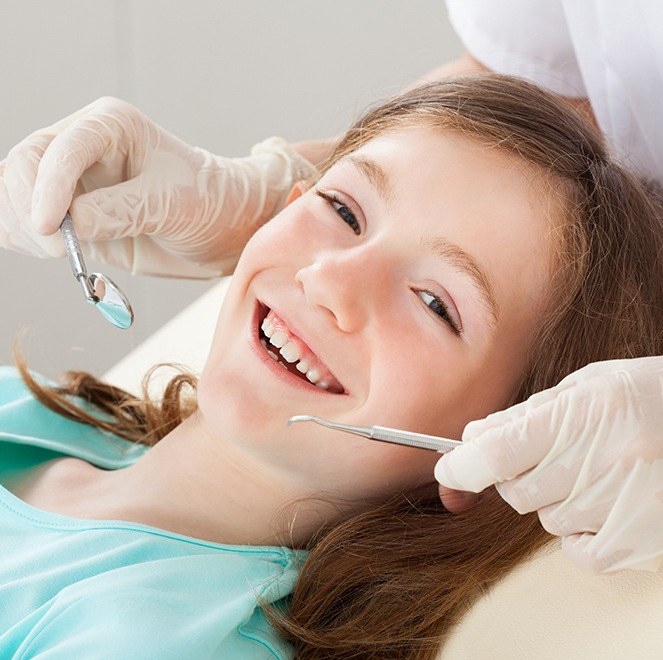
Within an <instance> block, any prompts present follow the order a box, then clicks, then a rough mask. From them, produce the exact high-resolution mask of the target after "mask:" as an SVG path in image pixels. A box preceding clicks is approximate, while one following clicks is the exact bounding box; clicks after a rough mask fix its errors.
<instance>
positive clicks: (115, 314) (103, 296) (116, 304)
mask: <svg viewBox="0 0 663 660" xmlns="http://www.w3.org/2000/svg"><path fill="white" fill-rule="evenodd" d="M60 232H61V233H62V238H63V239H64V246H65V249H66V250H67V254H68V255H69V263H70V264H71V270H72V271H73V272H74V277H75V278H76V279H77V280H78V281H79V282H80V283H81V286H82V287H83V292H84V293H85V299H86V300H87V302H89V303H90V304H92V305H94V306H95V307H96V308H97V309H98V310H99V311H100V312H101V314H102V315H103V317H104V318H105V319H106V320H107V321H110V322H111V323H112V324H113V325H115V326H117V327H118V328H122V329H123V330H126V329H127V328H128V327H130V326H131V324H132V323H133V322H134V312H133V309H131V305H130V304H129V301H128V300H127V297H126V296H125V295H124V294H123V293H122V291H121V290H120V289H119V287H118V286H117V285H116V284H114V282H113V281H112V280H111V279H110V277H106V276H105V275H102V274H101V273H92V274H91V275H89V276H88V274H87V268H86V267H85V261H83V253H82V252H81V246H80V244H79V243H78V237H77V236H76V232H75V231H74V223H73V221H72V219H71V216H70V215H69V213H67V214H66V215H65V216H64V220H63V221H62V224H61V225H60Z"/></svg>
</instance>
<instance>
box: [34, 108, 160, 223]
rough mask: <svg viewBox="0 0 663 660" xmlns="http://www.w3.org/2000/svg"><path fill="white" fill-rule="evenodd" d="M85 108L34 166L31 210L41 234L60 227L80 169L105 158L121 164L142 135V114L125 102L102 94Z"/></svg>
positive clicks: (84, 168) (143, 123) (142, 140)
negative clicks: (35, 166) (103, 96)
mask: <svg viewBox="0 0 663 660" xmlns="http://www.w3.org/2000/svg"><path fill="white" fill-rule="evenodd" d="M86 110H87V111H86V112H82V113H81V114H80V115H79V116H78V117H77V119H76V120H75V121H73V122H71V123H69V124H68V125H66V127H65V128H64V129H63V130H62V132H61V133H59V134H58V135H57V136H56V137H55V138H54V139H53V141H52V142H51V144H50V145H49V147H48V149H47V150H46V152H45V153H44V156H43V158H42V160H41V163H40V165H39V170H38V172H37V178H36V180H35V189H34V195H33V200H32V209H33V223H34V225H35V227H36V228H37V230H38V231H39V232H41V233H45V234H47V233H49V232H52V231H54V230H55V228H57V226H59V223H60V222H61V220H62V217H63V216H64V213H65V212H66V211H67V209H68V208H69V206H70V204H71V200H72V197H73V195H74V191H75V188H76V183H77V182H78V180H79V179H80V178H81V176H82V175H83V172H85V171H86V170H87V169H88V168H90V167H91V166H92V165H93V164H94V163H96V162H97V161H99V160H101V159H102V158H103V157H104V156H106V157H108V158H111V159H112V160H119V161H121V162H122V163H124V162H125V161H126V160H127V159H128V155H129V152H131V151H133V150H135V149H136V147H137V144H138V143H141V142H144V141H145V139H146V136H147V131H146V125H145V120H144V117H143V116H142V114H141V113H140V112H139V111H138V110H137V109H136V108H134V107H133V106H132V105H130V104H129V103H125V102H124V101H120V100H118V99H113V98H102V99H99V100H98V101H95V102H94V103H92V104H90V105H89V106H87V109H86ZM118 145H122V150H123V151H122V150H121V149H120V148H119V146H118ZM143 146H144V145H143ZM129 176H131V174H130V175H129Z"/></svg>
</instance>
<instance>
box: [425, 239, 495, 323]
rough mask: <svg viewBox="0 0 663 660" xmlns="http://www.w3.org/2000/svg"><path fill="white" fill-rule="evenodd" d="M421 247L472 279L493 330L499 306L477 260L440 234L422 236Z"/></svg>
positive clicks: (486, 276)
mask: <svg viewBox="0 0 663 660" xmlns="http://www.w3.org/2000/svg"><path fill="white" fill-rule="evenodd" d="M421 247H422V248H423V249H424V250H426V251H427V252H431V253H433V254H434V255H435V256H437V257H439V258H440V259H443V260H444V261H446V262H449V263H451V267H452V268H453V269H454V270H456V271H458V272H459V273H461V274H462V275H465V276H466V277H469V278H470V279H471V280H472V284H473V286H474V288H475V289H476V290H477V293H478V294H479V297H480V298H481V302H482V303H483V306H484V308H485V310H486V311H487V312H488V315H489V316H490V321H491V322H490V326H491V329H492V330H493V331H495V329H496V328H497V323H498V320H499V314H500V308H499V306H498V304H497V300H496V298H495V293H494V290H493V286H492V284H491V282H490V278H489V277H488V275H487V274H486V271H485V270H484V269H483V268H482V267H481V266H480V265H479V263H478V262H477V260H476V259H475V258H474V257H473V256H472V255H471V254H470V253H469V252H465V250H463V248H461V247H460V246H458V245H456V244H455V243H451V242H450V241H448V240H447V239H446V238H444V237H442V236H427V237H425V238H422V240H421Z"/></svg>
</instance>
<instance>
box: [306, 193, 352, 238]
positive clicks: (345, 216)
mask: <svg viewBox="0 0 663 660" xmlns="http://www.w3.org/2000/svg"><path fill="white" fill-rule="evenodd" d="M315 192H316V194H317V195H318V196H319V197H322V199H324V200H325V201H326V202H327V203H329V204H330V205H331V206H332V207H333V208H334V210H335V211H336V213H337V214H338V215H339V216H340V217H341V219H342V220H343V222H345V223H346V224H347V225H349V227H350V229H352V231H353V232H354V233H355V234H357V236H359V234H361V226H360V225H359V221H358V220H357V217H356V216H355V214H354V213H353V212H352V211H351V210H350V209H349V208H348V206H347V205H346V204H344V203H343V201H342V200H340V199H339V198H338V197H337V196H336V195H335V194H334V193H325V192H322V190H316V191H315Z"/></svg>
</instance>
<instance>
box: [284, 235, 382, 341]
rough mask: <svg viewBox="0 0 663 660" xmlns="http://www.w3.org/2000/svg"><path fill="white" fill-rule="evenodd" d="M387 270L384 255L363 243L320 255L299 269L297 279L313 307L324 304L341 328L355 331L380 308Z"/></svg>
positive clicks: (346, 330) (345, 330)
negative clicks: (359, 245) (355, 246)
mask: <svg viewBox="0 0 663 660" xmlns="http://www.w3.org/2000/svg"><path fill="white" fill-rule="evenodd" d="M387 271H388V268H387V264H386V259H385V258H384V256H383V255H380V254H379V252H378V251H376V250H375V248H371V247H370V246H367V245H364V246H361V247H357V248H353V249H346V250H344V251H342V252H341V251H334V252H326V253H325V254H319V255H317V257H316V258H314V259H313V260H312V262H311V263H310V264H308V265H307V266H303V267H302V268H300V269H299V270H298V271H297V273H296V275H295V281H296V282H297V283H298V284H299V285H300V286H301V287H302V289H303V291H304V295H305V297H306V300H307V302H308V303H309V304H310V305H311V306H312V307H315V306H318V307H322V308H324V309H325V310H326V311H327V312H328V313H329V314H331V316H332V317H333V322H334V323H335V324H336V326H337V327H338V328H339V329H340V330H342V331H344V332H356V331H357V330H359V329H361V327H362V326H363V325H364V324H365V323H366V321H367V319H368V317H369V316H370V315H371V314H372V313H373V312H375V311H376V310H379V309H380V306H381V303H382V300H383V299H384V298H385V297H386V295H387V289H388V286H389V282H388V276H387Z"/></svg>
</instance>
